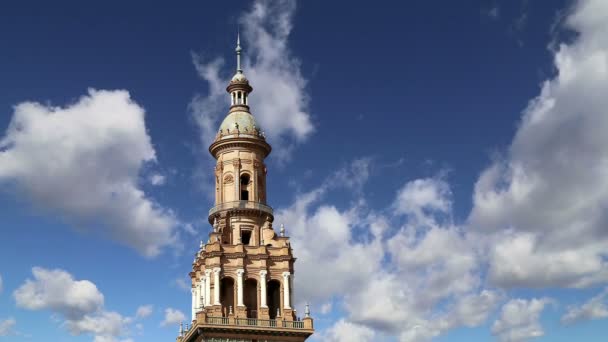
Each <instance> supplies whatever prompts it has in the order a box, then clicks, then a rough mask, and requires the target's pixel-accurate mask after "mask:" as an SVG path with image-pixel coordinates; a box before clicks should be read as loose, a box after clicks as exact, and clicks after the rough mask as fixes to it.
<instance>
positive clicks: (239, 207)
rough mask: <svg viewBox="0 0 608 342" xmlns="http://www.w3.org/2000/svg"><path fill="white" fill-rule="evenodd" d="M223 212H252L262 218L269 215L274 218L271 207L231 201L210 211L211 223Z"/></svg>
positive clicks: (250, 202)
mask: <svg viewBox="0 0 608 342" xmlns="http://www.w3.org/2000/svg"><path fill="white" fill-rule="evenodd" d="M221 211H237V212H244V213H245V212H252V213H256V214H259V215H260V216H263V215H267V216H270V217H272V218H274V216H273V211H272V208H271V207H270V206H267V205H265V204H262V203H260V202H253V201H230V202H224V203H220V204H218V205H216V206H215V207H213V208H211V209H209V223H213V218H214V217H215V215H216V214H217V213H219V212H221Z"/></svg>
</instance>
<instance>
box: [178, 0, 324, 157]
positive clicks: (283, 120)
mask: <svg viewBox="0 0 608 342" xmlns="http://www.w3.org/2000/svg"><path fill="white" fill-rule="evenodd" d="M295 6H296V4H295V2H293V1H256V2H255V3H253V5H252V7H251V9H249V10H248V11H247V12H246V13H244V14H243V15H242V16H241V17H240V20H239V21H240V23H241V33H242V34H241V38H242V40H243V43H244V44H243V45H244V46H243V47H244V72H245V74H246V75H247V78H248V79H249V81H250V82H251V85H252V86H253V88H254V92H253V94H252V95H251V97H250V105H251V111H252V113H253V114H254V116H255V117H256V120H257V121H258V123H259V124H260V126H261V127H262V129H263V130H264V131H265V133H266V135H267V137H268V139H269V141H270V143H272V144H273V147H274V154H275V156H276V157H278V158H279V159H280V160H285V159H287V158H289V153H290V151H291V150H292V148H293V146H294V144H296V143H297V142H301V141H304V140H305V139H306V138H307V137H308V136H309V135H310V134H311V133H312V132H313V131H314V125H313V123H312V120H311V115H310V113H309V106H308V102H309V101H308V94H307V91H306V79H305V78H304V76H303V75H302V73H301V71H300V63H299V61H298V60H297V58H295V57H294V56H293V55H292V53H291V51H290V49H289V47H288V39H289V35H290V33H291V30H292V25H293V24H292V22H293V14H294V12H295ZM193 59H194V64H195V66H196V70H197V71H198V74H199V76H200V77H201V78H202V79H204V80H205V81H207V83H208V85H209V92H208V94H207V95H205V96H202V95H197V96H195V97H194V99H193V100H192V102H191V105H190V108H191V111H192V113H193V115H194V118H195V120H196V122H197V123H198V126H199V127H200V129H201V138H202V143H203V144H204V145H205V146H207V145H209V144H210V143H211V141H212V140H213V138H214V137H215V132H216V131H217V129H218V127H219V120H220V118H223V117H224V116H225V113H227V109H228V106H229V96H228V94H227V93H226V92H225V87H226V86H227V85H228V82H229V80H230V77H232V74H233V73H234V72H232V70H235V69H236V58H235V60H234V61H233V60H230V61H229V63H225V62H224V60H223V59H221V58H216V59H208V58H204V57H203V56H201V55H195V56H194V58H193ZM226 64H228V65H229V68H228V69H229V70H231V73H230V74H229V75H225V76H224V74H223V73H222V72H221V71H222V70H223V68H224V66H225V65H226Z"/></svg>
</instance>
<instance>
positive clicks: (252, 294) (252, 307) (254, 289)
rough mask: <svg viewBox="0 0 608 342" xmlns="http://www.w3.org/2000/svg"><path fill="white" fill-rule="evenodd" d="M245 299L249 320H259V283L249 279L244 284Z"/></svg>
mask: <svg viewBox="0 0 608 342" xmlns="http://www.w3.org/2000/svg"><path fill="white" fill-rule="evenodd" d="M243 287H244V291H243V296H244V297H245V298H243V300H244V302H245V303H244V304H245V307H246V308H247V318H258V282H257V281H256V280H255V279H247V280H245V283H244V284H243Z"/></svg>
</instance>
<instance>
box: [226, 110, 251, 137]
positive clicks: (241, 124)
mask: <svg viewBox="0 0 608 342" xmlns="http://www.w3.org/2000/svg"><path fill="white" fill-rule="evenodd" d="M235 124H238V129H239V131H240V132H241V133H254V132H256V131H257V130H259V126H258V124H257V123H256V122H255V118H254V117H253V115H251V114H250V113H247V112H243V111H234V112H232V113H230V114H228V116H226V118H225V119H224V121H222V124H221V125H220V130H221V131H222V133H223V134H227V133H228V130H230V131H233V130H235V129H236V128H237V127H236V125H235Z"/></svg>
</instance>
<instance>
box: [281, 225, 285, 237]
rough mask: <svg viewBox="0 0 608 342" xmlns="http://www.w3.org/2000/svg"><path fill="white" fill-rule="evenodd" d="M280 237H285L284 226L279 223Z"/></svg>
mask: <svg viewBox="0 0 608 342" xmlns="http://www.w3.org/2000/svg"><path fill="white" fill-rule="evenodd" d="M281 236H285V225H284V224H282V223H281Z"/></svg>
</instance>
